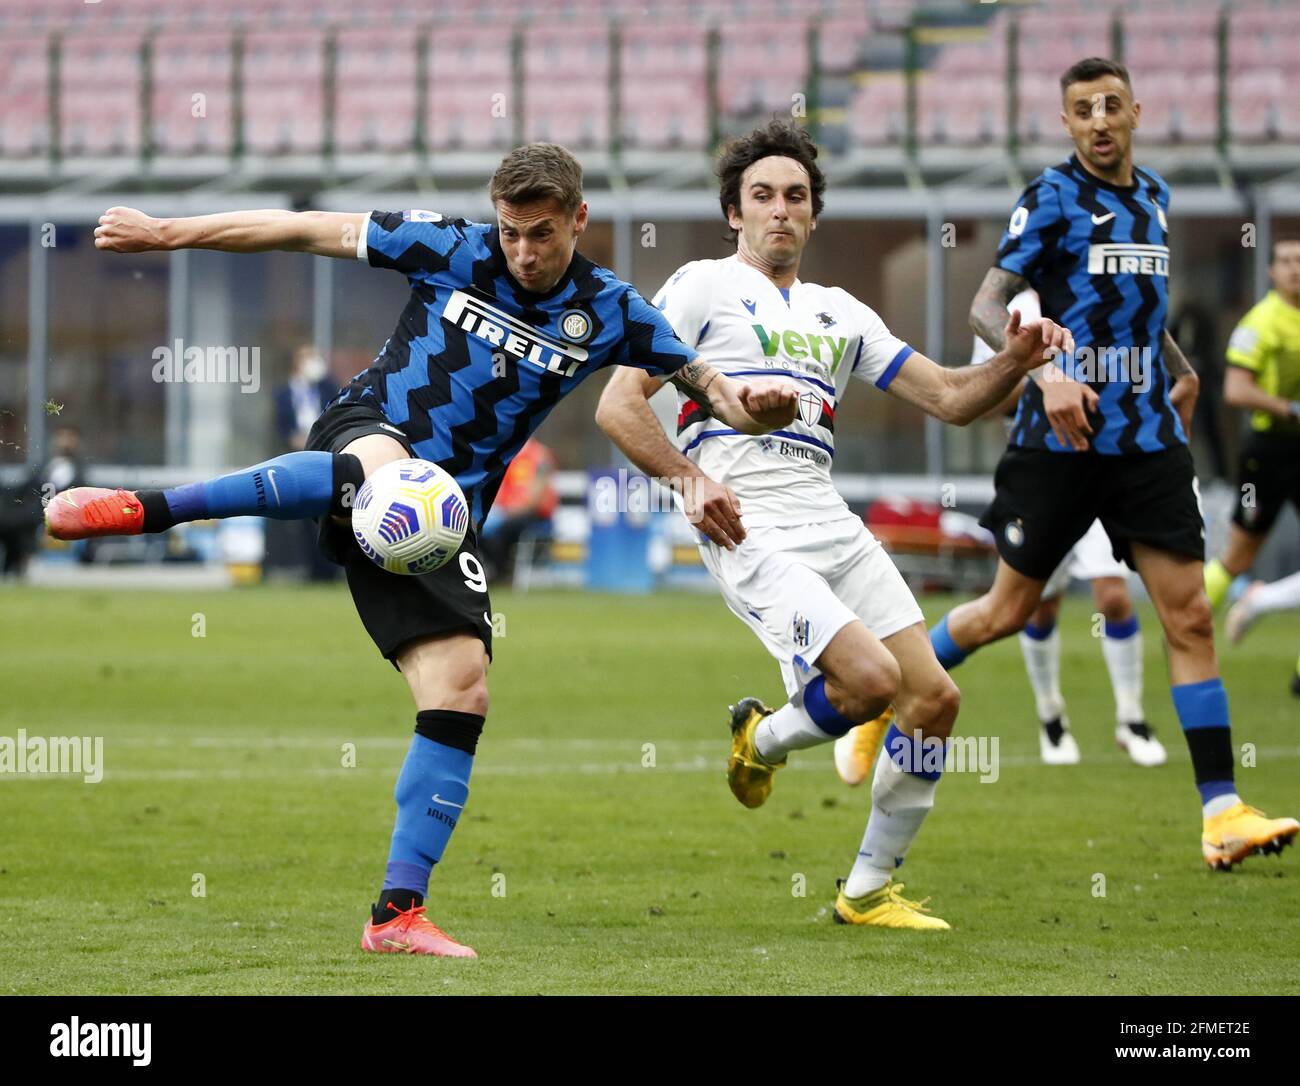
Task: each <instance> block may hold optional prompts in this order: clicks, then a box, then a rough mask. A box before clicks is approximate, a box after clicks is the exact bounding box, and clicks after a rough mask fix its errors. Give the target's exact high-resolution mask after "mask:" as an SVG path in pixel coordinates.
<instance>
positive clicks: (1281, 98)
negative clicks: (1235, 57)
mask: <svg viewBox="0 0 1300 1086" xmlns="http://www.w3.org/2000/svg"><path fill="white" fill-rule="evenodd" d="M1287 97H1288V93H1287V81H1286V78H1285V76H1284V75H1283V74H1282V73H1281V72H1280V71H1278V70H1277V69H1275V68H1266V69H1257V70H1253V71H1245V72H1238V73H1236V74H1234V75H1233V76H1232V77H1231V79H1230V80H1229V82H1228V115H1229V124H1230V128H1229V130H1230V132H1231V134H1232V138H1233V139H1234V140H1263V139H1268V138H1270V137H1271V136H1272V134H1273V132H1275V131H1276V130H1277V129H1279V128H1280V126H1281V115H1282V111H1283V109H1284V103H1285V102H1286V100H1287Z"/></svg>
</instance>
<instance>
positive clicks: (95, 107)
mask: <svg viewBox="0 0 1300 1086" xmlns="http://www.w3.org/2000/svg"><path fill="white" fill-rule="evenodd" d="M143 41H144V36H143V34H139V33H136V34H105V33H101V32H93V33H90V32H86V33H82V32H74V33H69V34H67V35H66V36H65V37H64V39H63V51H62V57H61V62H60V68H59V97H60V125H61V131H62V136H61V139H62V145H63V147H62V149H63V152H64V153H65V154H69V155H113V154H137V153H138V152H139V150H140V136H141V117H140V72H141V68H140V48H141V45H142V43H143Z"/></svg>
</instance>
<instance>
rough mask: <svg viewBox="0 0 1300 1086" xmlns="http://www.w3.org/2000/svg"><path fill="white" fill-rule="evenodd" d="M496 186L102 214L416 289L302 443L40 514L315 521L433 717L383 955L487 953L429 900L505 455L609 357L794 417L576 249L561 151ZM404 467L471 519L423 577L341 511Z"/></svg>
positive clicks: (461, 786)
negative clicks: (447, 479) (171, 213)
mask: <svg viewBox="0 0 1300 1086" xmlns="http://www.w3.org/2000/svg"><path fill="white" fill-rule="evenodd" d="M489 193H490V195H491V197H492V203H493V206H494V208H495V210H496V220H497V221H496V222H495V223H492V224H488V223H475V222H469V221H466V220H464V219H451V218H443V217H442V216H441V215H438V214H436V213H433V212H428V211H406V212H380V211H376V212H373V213H369V214H365V213H362V214H335V213H329V212H300V213H293V212H287V211H247V212H234V213H230V214H221V215H205V216H199V217H194V218H182V219H154V218H151V217H149V216H147V215H145V214H144V213H142V212H140V211H137V210H134V209H132V208H120V207H119V208H111V209H110V210H109V211H107V212H105V214H104V215H103V216H102V217H101V218H100V225H99V227H98V228H97V229H96V231H95V244H96V247H97V248H100V249H106V250H110V251H113V252H121V253H136V252H146V251H150V250H170V249H181V248H198V249H218V250H222V251H225V252H236V253H250V252H261V251H265V250H269V249H283V250H288V251H294V252H306V253H314V254H316V255H319V256H334V257H343V258H351V259H360V260H364V261H366V262H367V263H368V264H370V265H371V266H373V267H377V268H389V269H393V270H395V271H399V272H401V273H402V274H403V275H405V276H406V278H407V280H408V281H409V283H410V287H411V294H410V297H409V299H408V300H407V303H406V307H405V309H404V310H403V311H402V315H401V317H400V319H399V321H398V324H397V328H396V330H395V331H394V333H393V334H392V336H390V337H389V339H388V341H387V342H386V343H385V344H384V346H383V349H382V350H381V351H380V353H379V356H378V357H377V358H376V359H375V360H374V362H373V363H372V364H371V365H370V366H369V367H368V368H367V369H365V370H363V371H362V372H361V373H359V374H357V375H356V376H355V377H354V378H353V379H352V380H351V381H350V382H349V383H348V384H347V386H346V387H345V388H344V389H343V390H342V391H341V392H340V393H339V395H338V396H337V397H336V398H335V399H334V401H333V402H332V403H331V404H330V405H329V406H327V407H326V409H325V411H324V413H323V414H322V415H321V417H320V418H319V419H318V420H317V421H316V424H315V425H314V426H313V427H312V430H311V433H310V435H309V436H308V439H307V447H306V449H305V450H304V451H302V452H295V453H289V454H286V455H284V456H280V457H277V458H276V459H274V460H271V461H268V462H266V463H264V464H258V465H256V466H254V467H252V468H249V469H247V470H246V471H241V472H235V473H233V474H231V475H227V476H223V477H221V478H219V479H214V480H210V481H208V482H203V483H195V484H191V485H189V486H182V487H178V488H176V489H173V490H166V491H141V492H139V493H132V492H130V491H126V490H116V491H114V490H107V489H103V488H92V487H79V488H75V489H73V490H70V491H65V492H63V493H62V494H59V495H56V496H55V498H54V499H52V500H51V502H50V503H49V506H48V507H47V510H46V520H47V524H48V527H49V530H50V532H51V534H53V535H55V536H57V537H59V538H63V539H78V538H87V537H89V536H96V535H126V534H135V533H138V532H141V531H144V532H157V531H163V530H165V529H167V528H169V527H171V526H172V525H174V524H178V523H181V522H183V521H190V520H198V519H203V518H208V517H233V516H245V515H253V516H264V517H270V518H273V519H281V520H290V519H301V518H308V517H311V518H318V519H319V521H320V526H321V543H322V547H323V548H324V549H325V551H326V553H327V554H328V555H329V556H330V557H331V558H333V559H334V560H335V561H337V562H339V563H340V564H342V565H343V566H344V568H345V570H346V571H347V578H348V587H349V589H350V590H351V593H352V598H353V602H354V603H355V604H356V608H357V611H358V613H359V614H360V616H361V619H362V622H363V623H364V624H365V627H366V630H367V632H368V633H369V634H370V636H371V638H372V639H373V640H374V642H375V644H376V645H377V646H378V648H379V650H380V652H381V653H382V654H383V655H384V656H385V657H386V658H387V659H389V660H390V661H392V663H393V664H394V666H395V667H397V668H398V670H400V671H401V673H402V677H403V678H404V679H406V681H407V684H408V686H409V687H410V690H411V695H412V697H413V698H414V700H415V703H416V709H417V715H416V727H415V731H416V735H415V736H414V738H413V740H412V742H411V747H410V750H409V752H408V754H407V758H406V762H405V763H404V765H403V767H402V770H401V774H400V775H399V777H398V780H397V787H396V792H395V798H396V801H397V821H396V826H395V828H394V830H393V835H392V840H391V845H390V850H389V855H388V865H387V868H386V872H385V877H384V882H383V887H382V890H381V893H380V896H379V900H378V902H377V903H376V904H375V905H374V907H373V908H372V910H371V918H370V920H369V921H368V922H367V924H366V926H365V929H364V931H363V934H362V941H361V945H362V947H363V949H365V950H369V951H375V952H381V953H408V954H434V955H440V956H447V957H474V956H475V954H474V951H473V950H471V949H470V948H469V947H467V946H464V945H462V944H460V943H458V942H456V940H454V939H452V938H451V937H450V936H448V935H447V934H446V933H445V932H443V931H441V930H440V929H439V928H438V927H437V926H436V925H434V924H433V923H432V921H430V920H429V919H428V918H427V916H426V915H425V907H424V897H425V894H426V893H427V892H428V882H429V876H430V874H431V872H432V869H433V867H434V865H435V864H437V863H438V861H439V859H440V858H441V857H442V855H443V851H444V849H445V848H446V846H447V842H448V840H449V839H450V836H451V833H452V831H453V830H454V829H455V827H456V824H457V821H458V820H459V818H460V816H461V814H462V812H463V811H464V807H465V802H466V799H467V797H468V794H469V775H470V769H471V766H472V763H473V758H474V752H475V748H476V745H477V743H478V739H479V735H480V733H481V732H482V729H483V723H484V718H485V716H486V713H487V706H488V693H487V667H488V662H489V659H490V654H491V648H492V622H491V619H490V617H489V615H490V612H491V606H490V604H489V602H488V593H487V587H488V586H487V579H486V577H485V575H484V572H483V566H482V563H481V562H480V560H479V558H478V555H477V553H476V551H475V545H476V544H475V538H476V537H475V532H476V531H477V530H478V528H479V527H480V526H481V525H482V522H483V518H484V517H485V516H486V515H487V512H488V509H489V508H490V507H491V504H492V499H493V497H494V496H495V494H496V492H497V489H498V488H499V487H500V485H501V480H502V478H503V477H504V475H505V472H506V468H507V466H508V465H509V463H510V461H511V458H512V457H514V455H515V454H516V453H517V452H518V451H519V450H520V449H521V448H522V447H523V445H524V443H525V442H526V441H527V440H528V437H529V435H530V434H531V433H532V432H533V431H534V430H535V429H536V428H537V427H538V425H540V423H541V422H542V420H543V419H544V418H546V416H547V414H548V413H549V412H550V411H551V409H552V408H553V407H554V406H555V405H556V403H558V402H559V401H560V399H562V398H563V397H564V396H565V395H567V394H568V393H569V392H570V391H572V390H573V389H574V388H575V387H576V386H577V384H578V383H579V382H580V381H582V380H583V379H584V378H585V377H587V376H589V375H590V374H591V373H593V372H595V371H596V370H598V369H602V368H604V367H607V366H618V365H621V366H632V367H637V368H640V369H644V370H645V371H646V372H648V373H652V374H656V375H661V376H666V377H668V378H669V379H670V380H672V381H673V382H674V383H675V384H677V385H678V387H680V388H682V389H684V390H686V391H687V392H688V393H689V394H690V395H692V396H695V397H698V398H699V400H700V402H701V403H702V404H707V407H708V410H710V411H711V412H713V413H714V414H715V415H717V416H718V417H720V418H722V419H724V420H725V421H726V423H727V425H730V426H734V427H735V428H737V429H739V430H742V431H745V432H749V433H763V432H766V431H767V430H771V429H775V428H778V427H781V426H784V425H786V424H788V423H789V422H790V421H791V420H792V419H793V418H794V417H795V414H796V412H797V411H798V393H797V391H796V390H795V389H794V387H793V386H791V385H789V384H786V383H783V382H780V381H775V380H772V379H763V380H761V381H755V382H750V383H746V382H743V381H738V380H732V379H731V378H728V377H726V376H725V375H724V374H720V373H718V372H717V371H716V370H714V369H713V368H712V367H711V366H709V365H707V364H706V363H705V362H704V361H703V360H702V359H701V358H700V357H699V356H698V355H697V353H696V352H695V350H694V349H693V348H690V347H687V346H686V345H685V344H683V343H682V342H681V340H679V339H678V338H677V336H676V334H675V333H674V331H673V328H672V325H671V324H669V323H668V320H667V318H665V317H664V315H663V314H662V313H660V312H659V311H658V310H657V309H655V308H654V306H652V305H650V304H649V303H648V302H646V301H645V300H644V299H643V298H642V297H641V296H640V295H639V294H638V293H637V292H636V291H635V290H634V289H633V288H632V287H631V286H629V285H628V284H627V283H624V282H622V281H621V280H619V279H618V278H617V277H616V276H615V275H614V274H613V273H612V272H610V271H607V270H606V269H605V268H602V267H599V266H597V265H595V264H593V263H592V262H591V261H590V260H587V259H586V258H585V257H583V256H582V255H580V254H579V253H577V252H576V246H577V242H578V238H579V237H580V236H581V234H582V233H583V230H584V229H585V228H586V225H587V205H586V203H584V202H583V199H582V168H581V166H579V164H578V162H577V160H576V159H574V157H573V156H572V155H571V154H569V153H568V151H566V150H565V149H564V148H562V147H560V146H558V145H556V144H546V143H542V144H530V145H527V146H524V147H519V148H516V149H515V150H513V151H511V152H510V153H509V154H508V155H507V156H506V157H505V158H504V159H503V161H502V163H501V165H500V167H499V168H498V169H497V171H496V173H495V174H494V175H493V178H492V182H491V185H490V186H489ZM406 457H420V458H422V459H425V460H430V461H432V462H434V463H436V464H438V465H439V466H440V467H442V468H443V469H444V470H446V471H447V472H449V473H450V474H451V475H453V476H454V477H455V478H456V481H457V482H458V483H459V484H460V487H461V489H462V491H463V492H464V494H465V496H466V498H467V500H468V501H469V503H470V508H471V514H472V516H471V519H472V525H473V527H472V530H471V531H469V532H468V533H467V534H466V537H465V542H464V543H463V544H462V546H461V549H460V551H459V552H458V553H457V554H456V555H455V556H454V558H453V560H451V561H449V562H448V563H447V564H446V565H444V566H442V567H441V568H440V569H438V570H435V571H434V572H432V573H428V574H425V575H423V576H412V577H402V576H397V575H394V574H391V573H387V572H385V571H384V570H382V569H381V568H379V567H378V566H377V565H375V564H374V563H372V562H371V561H370V560H369V559H368V558H367V557H366V556H365V555H364V554H362V552H361V550H360V548H359V547H358V546H357V544H356V541H355V540H354V539H353V537H352V533H351V531H350V528H349V525H348V520H347V513H348V508H349V505H350V503H349V501H348V498H349V497H350V496H351V495H353V494H355V493H356V490H357V488H359V487H360V486H361V484H362V483H363V482H364V481H365V479H366V478H367V477H368V476H369V475H371V474H372V473H373V472H374V471H376V470H377V469H378V468H380V467H381V466H383V465H384V464H387V463H391V462H392V461H394V460H400V459H404V458H406ZM702 527H703V528H704V530H706V531H716V532H717V533H718V537H719V541H721V539H722V538H723V537H722V534H721V530H720V529H717V528H715V527H714V526H713V525H711V524H707V523H706V524H703V525H702Z"/></svg>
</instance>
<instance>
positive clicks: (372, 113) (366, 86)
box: [0, 0, 1300, 158]
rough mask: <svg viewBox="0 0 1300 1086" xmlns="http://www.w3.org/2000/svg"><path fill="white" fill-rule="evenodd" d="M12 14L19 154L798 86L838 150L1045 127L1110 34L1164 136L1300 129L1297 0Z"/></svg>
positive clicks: (547, 113)
mask: <svg viewBox="0 0 1300 1086" xmlns="http://www.w3.org/2000/svg"><path fill="white" fill-rule="evenodd" d="M395 24H396V25H398V26H401V27H403V28H404V30H405V31H406V32H403V33H400V34H395V33H393V32H392V29H391V28H392V27H393V25H395ZM106 26H107V27H110V28H111V30H109V31H107V32H106V31H105V27H106ZM254 27H256V29H254ZM0 32H2V33H0V62H2V63H0V155H3V156H5V157H6V158H24V157H29V158H30V157H41V156H51V155H55V156H131V155H142V154H159V155H188V154H193V153H217V154H243V153H247V154H252V155H262V156H276V155H298V154H316V153H325V154H344V155H346V154H352V153H367V152H401V151H409V150H460V149H463V150H492V149H496V148H500V147H503V146H508V145H509V144H510V143H511V142H512V141H513V140H515V139H519V138H525V139H554V140H559V141H561V142H564V143H569V144H572V145H573V146H575V147H577V148H584V149H592V148H604V147H606V146H609V147H611V148H612V149H614V150H619V149H621V148H624V147H626V148H629V149H642V150H661V149H669V148H674V149H676V148H682V149H701V150H703V149H707V147H708V146H710V145H711V143H712V141H713V140H714V139H715V138H716V137H717V136H718V135H720V134H725V133H726V132H728V131H731V130H735V129H738V128H739V127H742V126H743V125H744V124H746V123H748V122H749V121H750V120H752V119H753V118H754V117H755V116H758V115H761V114H764V113H768V112H772V111H786V110H789V109H791V106H792V101H793V102H795V103H796V106H797V105H799V104H800V103H799V100H798V99H796V98H794V97H793V96H797V95H803V96H804V99H805V101H804V102H803V103H802V104H803V105H804V106H805V107H806V109H807V115H808V119H809V122H810V123H811V124H822V125H825V126H827V127H828V128H832V129H833V128H835V127H836V126H842V128H843V131H842V133H841V136H840V137H839V139H840V143H841V144H842V145H844V144H847V145H855V146H864V147H901V146H917V145H918V144H919V145H931V146H940V147H942V146H967V147H982V146H988V145H990V144H999V145H1000V144H1004V143H1006V142H1007V141H1008V139H1009V138H1010V137H1012V136H1014V137H1015V139H1016V140H1017V141H1019V142H1021V143H1028V144H1036V143H1040V142H1043V141H1050V140H1053V139H1055V136H1056V132H1057V127H1058V119H1057V117H1056V115H1055V112H1054V111H1053V108H1052V105H1051V99H1052V96H1051V94H1050V93H1046V92H1047V91H1049V90H1050V88H1051V86H1052V85H1053V84H1054V82H1055V79H1056V77H1057V76H1058V74H1059V73H1060V71H1062V70H1063V69H1064V68H1065V67H1067V66H1068V64H1069V63H1070V62H1071V61H1073V60H1075V59H1077V58H1078V57H1079V56H1083V55H1089V54H1112V53H1120V54H1122V55H1123V56H1125V57H1127V58H1128V59H1129V60H1130V61H1131V62H1132V63H1134V64H1135V65H1137V66H1139V67H1140V70H1141V73H1142V78H1141V83H1140V86H1139V88H1138V90H1139V94H1140V97H1141V99H1142V101H1143V104H1144V109H1145V111H1146V117H1145V118H1144V122H1145V123H1144V126H1143V127H1144V139H1145V140H1146V141H1147V142H1148V143H1164V144H1169V145H1179V144H1205V143H1213V142H1215V141H1220V142H1226V141H1227V140H1231V141H1233V142H1242V143H1261V142H1265V141H1268V140H1271V139H1276V138H1287V137H1290V136H1294V135H1295V134H1296V132H1297V131H1300V104H1297V103H1298V101H1300V100H1298V99H1297V97H1296V95H1295V94H1294V93H1288V89H1289V84H1290V83H1292V82H1293V80H1294V78H1295V76H1296V74H1297V72H1300V51H1297V50H1296V49H1295V48H1294V42H1295V40H1296V37H1297V34H1300V9H1297V8H1296V6H1295V5H1293V4H1281V3H1275V2H1266V0H1259V2H1252V3H1240V4H1232V5H1229V6H1227V7H1220V5H1219V4H1218V3H1217V2H1215V0H1189V2H1186V3H1181V4H1177V5H1174V4H1171V3H1170V2H1169V0H1161V2H1159V3H1156V2H1146V3H1141V2H1140V3H1132V4H1125V5H1118V4H1117V5H1114V6H1109V7H1106V8H1091V7H1090V8H1088V9H1086V10H1084V9H1080V8H1079V6H1078V5H1077V4H1076V3H1069V2H1067V0H1049V2H1045V3H1041V4H1016V5H1009V4H998V5H996V6H995V5H982V4H968V3H950V4H946V5H945V4H943V3H939V4H925V5H922V4H920V3H907V2H892V0H891V2H878V0H871V2H868V0H856V2H849V0H796V2H792V3H776V2H775V0H701V2H700V3H695V4H685V3H677V2H673V3H669V4H656V5H646V4H644V3H639V2H634V0H612V2H601V0H529V2H526V3H523V4H508V3H504V2H502V0H492V2H489V3H485V4H476V5H473V6H471V7H469V8H464V7H459V6H455V5H452V4H450V3H436V4H430V5H421V6H415V5H409V4H404V3H401V2H397V3H394V2H393V0H348V2H343V0H326V2H323V3H318V4H313V5H311V6H310V7H299V6H294V5H288V4H267V3H264V2H254V0H216V2H214V3H211V4H205V5H202V6H201V7H199V6H191V5H185V4H171V3H165V2H162V0H118V2H117V3H115V4H114V5H112V7H111V9H110V8H109V7H108V6H107V5H105V6H104V7H102V8H101V7H100V6H99V5H96V4H87V3H84V2H83V0H48V2H38V0H0ZM516 56H518V57H519V58H520V63H518V64H516V63H515V61H514V58H515V57H516ZM912 79H915V91H916V93H915V109H914V110H913V109H911V108H909V101H910V98H911V96H910V94H909V82H910V81H911V80H912ZM1012 80H1014V83H1015V86H1016V88H1017V94H1016V96H1015V99H1014V102H1013V103H1012V102H1009V101H1008V96H1007V94H1006V93H1005V92H1006V88H1007V87H1008V86H1009V85H1010V83H1011V81H1012ZM196 83H197V84H202V86H203V87H204V88H205V89H204V90H203V91H201V92H196V91H195V90H194V89H193V88H194V86H195V85H196ZM195 94H200V95H201V98H195V97H194V96H195ZM494 95H495V96H497V97H494ZM517 96H522V116H521V118H520V120H519V122H516V121H515V120H514V119H513V106H514V105H515V103H514V102H513V101H512V100H513V99H514V98H515V97H517ZM1221 101H1222V102H1223V103H1224V105H1225V106H1226V109H1224V110H1223V111H1222V114H1223V115H1222V118H1221V116H1220V113H1221V110H1220V102H1221ZM1009 105H1014V107H1015V118H1016V124H1015V129H1014V131H1012V130H1011V128H1010V124H1011V120H1012V117H1011V111H1010V110H1009V108H1008V106H1009ZM484 118H485V119H486V120H488V121H500V122H503V123H480V120H481V119H484ZM1221 121H1222V127H1221ZM832 142H834V141H832Z"/></svg>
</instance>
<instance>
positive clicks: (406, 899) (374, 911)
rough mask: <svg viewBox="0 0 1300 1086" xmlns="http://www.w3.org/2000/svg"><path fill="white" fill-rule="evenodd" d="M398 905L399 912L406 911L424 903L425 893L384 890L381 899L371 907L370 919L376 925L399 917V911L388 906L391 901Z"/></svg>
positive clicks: (380, 895)
mask: <svg viewBox="0 0 1300 1086" xmlns="http://www.w3.org/2000/svg"><path fill="white" fill-rule="evenodd" d="M390 902H391V903H392V904H393V905H396V906H397V910H398V912H406V911H407V910H408V909H414V908H415V907H416V906H417V905H423V904H424V895H423V894H421V893H417V892H416V891H415V890H383V891H381V892H380V894H379V900H378V901H377V902H375V904H374V905H372V906H371V907H370V919H371V921H373V923H374V924H375V926H376V927H378V926H379V925H380V924H387V923H388V921H390V920H396V919H397V913H396V912H394V911H393V910H392V909H390V908H389V907H388V905H389V903H390Z"/></svg>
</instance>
